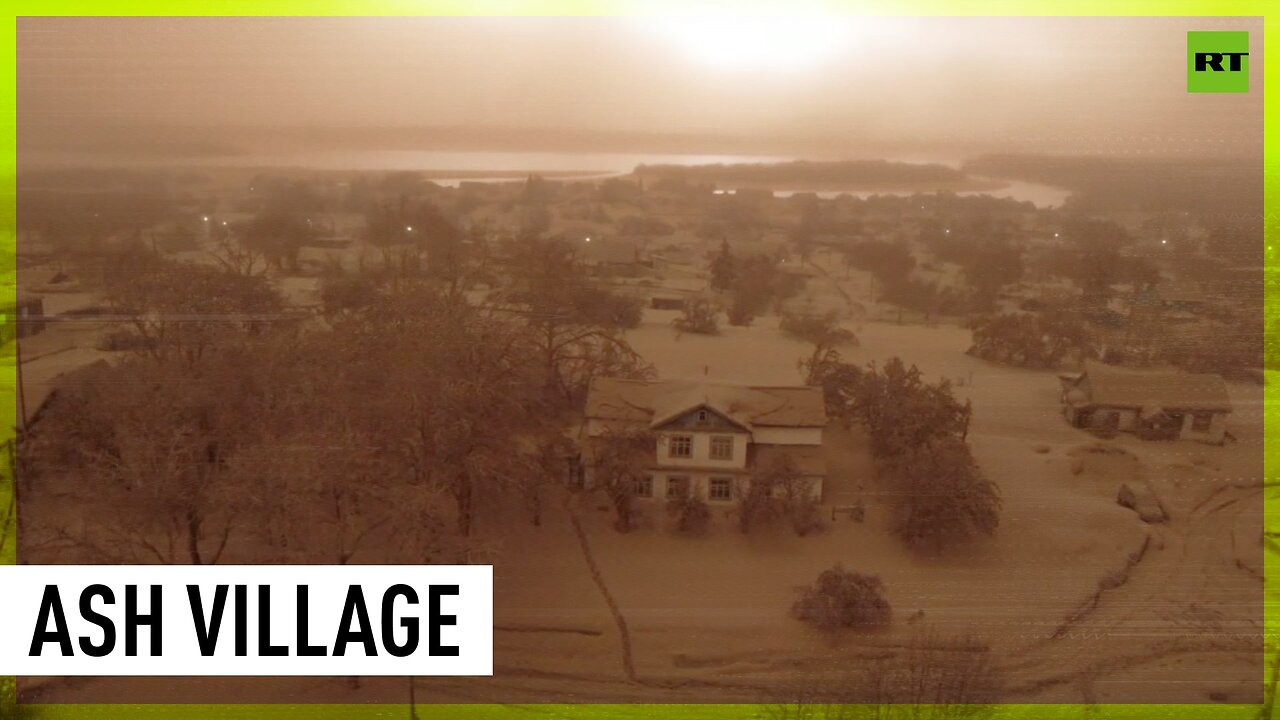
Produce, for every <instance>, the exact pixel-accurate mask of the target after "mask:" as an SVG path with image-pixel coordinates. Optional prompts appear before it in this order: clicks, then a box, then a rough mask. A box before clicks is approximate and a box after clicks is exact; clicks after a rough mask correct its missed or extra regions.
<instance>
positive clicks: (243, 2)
mask: <svg viewBox="0 0 1280 720" xmlns="http://www.w3.org/2000/svg"><path fill="white" fill-rule="evenodd" d="M7 4H8V6H9V7H10V10H9V11H4V14H3V15H0V22H3V27H2V28H0V53H3V61H2V62H0V101H2V102H3V105H2V106H0V107H2V109H3V112H0V123H2V124H3V125H2V126H0V305H9V304H11V303H12V302H14V301H15V299H16V270H15V267H14V260H15V255H14V253H15V250H16V237H17V236H16V209H15V182H16V172H17V139H16V130H17V115H16V90H17V87H16V85H17V68H16V65H17V55H16V49H17V36H16V34H17V18H18V17H20V16H49V15H104V16H146V15H170V16H173V15H191V16H197V15H260V16H263V15H267V16H291V15H292V16H305V15H330V16H358V15H365V16H368V15H373V16H378V15H381V16H400V15H547V16H554V15H629V14H635V15H645V14H656V13H660V12H675V13H679V12H686V13H688V12H696V11H699V10H700V11H702V12H709V11H721V12H723V11H729V10H732V11H735V12H742V13H748V14H750V13H768V12H773V13H783V12H786V11H788V10H792V11H795V10H800V11H804V10H817V9H820V10H824V11H829V12H836V13H844V14H851V15H902V16H929V15H934V16H946V15H957V16H960V15H968V16H983V15H1010V16H1072V15H1074V16H1224V17H1225V16H1252V17H1262V18H1263V34H1264V37H1266V38H1277V37H1280V4H1276V3H1274V2H1273V1H1270V2H1269V1H1268V0H1166V1H1164V2H1160V1H1159V0H1053V1H1050V2H1042V3H1038V4H1034V3H1027V2H1025V0H1023V1H1022V2H1019V1H1018V0H969V1H967V2H966V1H964V0H900V1H899V2H893V1H892V0H863V1H859V0H817V1H816V2H800V3H795V4H793V5H790V6H789V5H788V4H787V3H785V2H783V1H782V0H777V1H773V0H769V1H768V2H767V3H764V2H755V1H754V0H740V1H739V2H737V3H733V2H729V1H727V0H708V1H707V2H694V3H690V4H689V5H691V6H692V7H690V6H687V5H685V6H682V5H683V4H682V3H680V2H679V1H678V0H649V2H644V1H643V0H545V1H543V2H536V1H535V0H474V1H471V2H468V1H467V0H318V1H316V2H307V0H225V1H223V2H217V3H214V2H207V1H206V2H201V1H200V0H169V1H168V2H160V1H159V0H46V1H43V2H42V1H39V0H14V1H13V2H12V3H7ZM797 6H798V7H797ZM1269 10H1270V12H1268V11H1269ZM1253 70H1254V72H1257V71H1259V70H1261V71H1262V74H1263V87H1264V88H1265V87H1266V86H1267V85H1268V84H1270V83H1268V82H1267V80H1268V79H1269V78H1271V77H1275V76H1276V73H1277V72H1278V71H1280V52H1269V53H1266V54H1265V55H1264V57H1263V64H1262V65H1261V66H1258V65H1254V68H1253ZM1263 106H1264V109H1263V123H1264V158H1263V178H1262V179H1263V192H1264V196H1265V200H1264V208H1265V210H1264V213H1265V214H1264V241H1265V243H1266V245H1267V247H1268V248H1270V247H1271V246H1273V245H1274V244H1275V243H1276V242H1277V241H1280V218H1278V211H1280V130H1278V129H1277V128H1280V94H1272V93H1268V92H1265V91H1264V96H1263ZM1265 258H1266V259H1265V269H1264V273H1265V282H1266V299H1265V306H1264V309H1265V314H1266V316H1267V318H1268V320H1270V319H1271V318H1272V317H1274V316H1276V315H1277V314H1280V263H1277V261H1276V257H1275V254H1274V253H1272V252H1270V251H1268V252H1267V253H1266V255H1265ZM1268 325H1269V323H1268ZM1278 344H1280V343H1278V342H1276V338H1272V337H1267V349H1266V352H1267V359H1268V360H1269V361H1271V362H1275V361H1277V360H1280V357H1277V356H1276V353H1280V347H1276V345H1278ZM3 360H4V362H0V387H2V388H6V389H10V390H12V389H13V388H15V386H16V382H15V378H16V374H15V366H14V365H12V364H10V363H9V362H8V359H7V358H4V359H3ZM1269 364H1270V363H1269ZM3 397H4V398H5V399H4V400H0V403H4V404H6V406H3V407H0V417H11V418H16V417H17V412H16V410H17V408H16V400H11V399H10V398H14V397H15V396H14V394H13V393H12V392H8V393H4V395H3ZM1263 397H1264V411H1263V414H1264V423H1265V426H1264V429H1265V433H1266V441H1265V445H1264V463H1265V470H1264V482H1265V491H1264V492H1265V493H1266V494H1265V495H1264V510H1263V513H1264V520H1263V528H1264V532H1266V533H1268V534H1269V535H1272V534H1276V535H1280V491H1277V490H1276V486H1277V485H1280V483H1276V482H1273V481H1272V478H1273V477H1274V475H1275V473H1276V471H1277V468H1280V434H1275V435H1274V436H1273V432H1276V428H1278V427H1280V423H1278V422H1277V420H1280V418H1277V417H1276V413H1277V411H1280V385H1277V384H1276V383H1275V382H1274V381H1273V382H1270V383H1269V384H1268V385H1267V386H1266V388H1265V390H1264V396H1263ZM12 426H13V424H11V423H7V422H6V423H4V424H3V426H0V428H3V429H0V441H3V440H5V439H8V437H9V436H11V435H12ZM11 491H12V490H11V485H8V484H6V483H5V482H0V517H2V514H3V512H4V509H5V508H6V507H7V505H8V502H9V497H10V493H11ZM15 525H16V523H15ZM14 533H16V527H11V528H10V537H9V538H8V539H7V540H6V541H5V542H4V549H3V551H2V552H0V564H13V563H14V562H15V552H16V537H14V536H13V535H14ZM1264 563H1265V565H1264V577H1265V583H1264V605H1265V607H1264V621H1263V625H1264V630H1263V632H1264V639H1265V648H1266V653H1267V655H1266V658H1265V660H1264V663H1263V667H1264V677H1263V678H1259V680H1260V681H1261V682H1264V683H1268V684H1271V683H1273V681H1274V679H1275V678H1276V677H1277V676H1280V645H1278V644H1277V629H1280V597H1278V596H1280V592H1278V591H1280V557H1278V556H1277V554H1276V552H1274V551H1270V552H1264ZM4 681H5V682H0V718H6V717H9V716H10V712H12V711H13V709H14V701H15V698H14V689H15V687H14V685H13V683H12V679H11V678H5V679H4ZM1274 700H1275V698H1274V686H1273V685H1272V686H1271V687H1270V689H1269V691H1268V693H1267V698H1266V700H1265V701H1264V704H1263V705H1240V704H1237V705H1208V704H1206V705H1114V704H1111V705H1074V704H1073V705H1066V704H1045V705H1001V706H998V707H997V708H995V710H994V713H993V715H992V717H993V718H1028V719H1031V718H1077V717H1080V718H1091V717H1107V718H1126V719H1130V718H1131V719H1132V720H1145V719H1146V718H1167V719H1171V720H1180V719H1181V718H1205V719H1208V720H1246V719H1247V720H1254V719H1256V718H1263V720H1267V718H1270V717H1280V707H1277V706H1275V705H1274V704H1273V703H1274ZM40 707H41V708H42V712H41V715H40V716H41V717H48V718H66V719H68V720H77V719H79V718H86V719H96V718H113V717H141V718H156V719H157V720H167V719H169V718H193V719H197V720H198V719H199V718H267V719H276V718H278V719H279V720H298V719H302V718H337V717H341V718H369V719H370V720H373V719H374V718H378V719H382V718H393V717H399V718H403V717H406V716H407V715H408V714H409V710H410V708H409V706H408V705H324V704H315V705H106V704H103V705H41V706H40ZM760 707H761V706H758V705H603V704H584V705H572V704H548V705H495V704H476V705H420V706H419V707H418V715H419V716H420V717H428V716H429V717H432V718H500V719H504V720H505V719H506V718H518V717H525V716H529V717H533V716H538V717H543V718H545V717H554V718H628V717H645V718H647V717H665V718H681V719H684V718H713V719H718V718H725V719H728V718H749V717H755V716H757V713H758V711H759V708H760Z"/></svg>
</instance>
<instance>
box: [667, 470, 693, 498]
mask: <svg viewBox="0 0 1280 720" xmlns="http://www.w3.org/2000/svg"><path fill="white" fill-rule="evenodd" d="M688 496H689V478H687V477H685V476H684V475H672V476H670V477H668V478H667V497H668V498H670V499H673V500H674V499H677V498H686V497H688Z"/></svg>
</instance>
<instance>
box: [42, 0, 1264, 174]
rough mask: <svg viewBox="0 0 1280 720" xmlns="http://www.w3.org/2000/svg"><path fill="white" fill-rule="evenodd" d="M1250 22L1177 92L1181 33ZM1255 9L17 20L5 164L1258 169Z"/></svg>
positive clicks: (1181, 63) (1258, 54) (1258, 29)
mask: <svg viewBox="0 0 1280 720" xmlns="http://www.w3.org/2000/svg"><path fill="white" fill-rule="evenodd" d="M1189 29H1199V30H1203V29H1244V30H1250V31H1251V41H1252V43H1253V45H1252V47H1251V52H1252V56H1251V61H1252V62H1251V66H1252V68H1253V72H1252V78H1251V79H1252V81H1253V83H1254V88H1255V89H1254V91H1252V92H1250V93H1248V94H1241V95H1192V94H1188V93H1187V92H1186V86H1185V52H1186V46H1185V43H1186V35H1185V33H1186V31H1187V30H1189ZM1261 46H1262V33H1261V24H1260V22H1259V21H1258V20H1257V19H1254V18H1225V19H1223V18H1214V19H1196V18H859V17H855V16H835V15H823V16H812V15H810V16H789V17H785V18H772V17H745V18H744V17H674V16H671V17H627V18H21V19H20V20H19V22H18V49H17V54H18V88H17V96H18V110H19V112H18V127H19V150H20V151H21V152H23V153H24V154H26V156H27V157H30V156H31V155H30V154H31V153H39V152H50V151H62V152H67V153H76V152H96V151H107V152H117V153H121V154H129V155H132V156H148V155H152V156H155V155H160V156H168V155H179V156H181V155H219V154H235V153H254V152H259V151H261V150H262V149H263V148H270V149H272V150H281V149H289V150H305V149H309V148H315V147H325V148H331V149H332V148H339V149H364V150H367V149H376V150H408V149H418V150H422V149H435V150H439V149H445V150H471V151H474V150H497V151H554V152H569V151H575V152H649V153H657V152H663V153H703V154H705V153H725V154H731V153H736V154H755V155H790V156H797V157H799V156H804V157H814V158H835V157H889V158H906V159H922V158H938V157H943V158H959V157H962V156H966V155H968V156H972V155H975V154H982V153H986V152H993V151H1000V152H1033V153H1068V154H1137V155H1171V156H1221V155H1229V156H1253V157H1256V156H1259V155H1260V152H1261V146H1262V114H1261V112H1260V108H1261V102H1262V93H1261V75H1262V70H1261V68H1262V60H1261V54H1262V47H1261Z"/></svg>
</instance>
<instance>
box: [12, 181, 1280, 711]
mask: <svg viewBox="0 0 1280 720" xmlns="http://www.w3.org/2000/svg"><path fill="white" fill-rule="evenodd" d="M990 162H993V163H994V162H997V161H996V160H991V161H990ZM1006 162H1009V161H1006ZM1042 164H1043V165H1044V167H1053V166H1054V165H1053V163H1052V162H1050V161H1048V160H1045V161H1043V163H1042ZM1135 165H1136V163H1135ZM1076 166H1077V167H1075V168H1074V169H1073V170H1074V171H1073V172H1072V173H1071V175H1073V176H1075V175H1080V174H1082V168H1088V167H1090V164H1089V163H1084V162H1078V163H1076ZM1095 170H1096V173H1095V175H1096V177H1099V178H1111V177H1115V176H1116V172H1115V168H1114V167H1111V166H1109V165H1108V164H1106V163H1099V164H1098V165H1097V166H1096V167H1095ZM1219 170H1220V171H1221V168H1219ZM926 171H928V172H932V173H935V174H936V173H939V172H941V171H940V170H939V169H938V168H931V169H930V168H920V167H917V166H899V165H895V164H890V163H865V164H864V163H847V164H823V163H813V164H804V163H801V164H794V165H783V166H779V167H769V166H756V167H738V168H734V167H711V166H709V167H695V168H681V167H641V168H637V170H636V171H635V172H633V173H630V174H627V175H624V176H613V177H606V178H596V179H562V180H557V179H553V178H546V177H541V176H536V175H530V176H527V177H525V178H523V179H513V180H510V181H506V182H501V181H494V180H488V181H461V182H458V183H455V184H453V185H442V184H438V183H436V182H433V181H432V180H430V179H427V178H425V177H424V176H423V175H422V174H418V173H411V172H398V173H386V174H352V173H316V172H292V173H291V172H286V171H279V172H272V173H266V172H254V173H248V172H231V171H221V172H218V171H213V172H206V173H190V174H176V173H159V172H144V171H97V172H79V173H75V174H72V173H71V172H69V171H61V170H59V171H53V170H51V171H46V172H32V173H27V174H24V176H23V177H22V179H21V188H20V196H19V197H20V203H21V207H22V210H23V212H22V215H21V239H20V244H19V248H18V252H19V255H18V261H19V266H20V270H19V290H20V293H21V295H20V297H21V300H20V303H19V308H18V313H17V314H18V316H19V318H20V319H21V320H20V322H18V323H17V324H16V326H14V329H16V331H17V333H18V334H19V335H20V338H19V339H18V343H19V346H20V351H21V377H22V385H21V396H20V397H19V398H18V399H19V401H20V404H21V407H22V410H23V412H24V416H23V418H22V427H21V428H20V431H21V434H20V440H19V442H18V446H17V452H16V461H15V462H17V463H18V464H19V466H20V467H19V478H20V480H21V486H20V490H21V504H20V509H21V518H20V519H21V525H20V527H21V537H20V539H21V543H20V557H21V561H22V562H33V563H63V562H91V563H97V562H158V563H264V562H305V563H334V564H341V563H382V562H464V563H465V562H482V563H492V564H493V565H494V566H495V578H496V584H497V587H496V591H495V592H496V597H495V602H496V605H497V606H496V613H497V615H496V622H497V628H496V630H497V633H496V640H495V642H496V649H495V651H496V662H497V671H496V673H495V677H494V678H492V679H491V680H475V679H454V680H444V679H432V680H428V679H420V680H419V681H418V682H419V683H420V684H421V685H422V687H423V689H422V692H423V693H424V694H425V695H426V696H428V697H434V698H437V699H441V700H455V701H465V700H473V699H476V698H480V697H497V698H504V697H510V698H513V699H516V700H517V701H518V699H520V698H524V699H528V698H536V699H539V700H549V699H555V700H581V699H619V700H636V701H645V700H660V701H678V700H681V699H688V698H690V697H697V698H700V699H702V698H708V697H715V698H717V699H725V700H742V701H761V698H765V699H768V698H784V699H785V698H790V697H792V696H796V697H805V698H821V699H826V700H827V701H842V700H846V699H847V700H849V701H855V700H856V701H859V702H863V701H874V700H883V699H885V698H880V697H878V696H877V695H876V693H885V692H890V691H886V690H885V689H884V687H886V686H885V685H883V684H882V683H873V682H872V680H871V679H868V678H867V677H864V676H865V675H867V674H868V673H876V674H880V675H877V677H880V676H881V675H883V676H888V677H898V676H899V674H903V673H905V674H907V675H910V673H912V672H922V671H923V670H922V669H921V668H918V667H908V665H909V664H910V663H911V662H917V663H918V659H917V660H910V658H916V656H917V654H918V653H921V652H924V653H926V654H928V655H929V660H928V663H930V665H929V667H928V668H926V670H927V672H928V673H938V674H939V675H938V677H940V678H943V681H942V682H943V685H941V686H939V689H938V692H941V693H944V695H945V694H946V693H954V694H957V695H958V696H957V697H949V698H948V699H949V700H953V701H955V702H980V701H981V702H990V701H993V700H994V699H996V698H999V699H1001V700H1003V701H1018V702H1021V701H1028V700H1029V701H1050V700H1051V701H1059V702H1083V701H1098V702H1103V701H1107V700H1108V699H1111V698H1116V699H1123V698H1135V697H1141V698H1148V699H1161V700H1169V699H1171V698H1172V696H1173V695H1176V696H1178V698H1180V699H1181V700H1185V701H1187V702H1203V701H1212V700H1220V701H1224V702H1225V701H1230V702H1243V701H1248V700H1250V699H1251V698H1255V697H1256V694H1257V692H1258V691H1260V685H1259V684H1258V683H1256V682H1254V680H1256V676H1257V675H1258V671H1259V670H1260V666H1259V665H1258V663H1259V662H1260V659H1261V653H1260V650H1261V644H1260V640H1259V639H1258V638H1260V635H1259V631H1260V627H1261V625H1260V623H1261V621H1262V618H1261V612H1260V610H1261V591H1262V558H1263V546H1264V544H1265V543H1266V542H1270V541H1268V540H1266V539H1265V538H1264V537H1263V534H1262V527H1261V520H1262V513H1261V503H1262V500H1263V485H1262V481H1261V477H1262V468H1261V464H1262V447H1261V444H1262V438H1263V435H1262V430H1263V428H1262V412H1261V411H1262V405H1261V396H1262V388H1263V382H1264V377H1265V372H1264V370H1263V368H1262V367H1261V355H1262V347H1261V343H1262V335H1261V333H1260V331H1259V329H1260V326H1261V323H1262V320H1261V317H1260V299H1259V293H1260V290H1261V283H1260V278H1261V271H1260V269H1259V268H1258V267H1256V266H1254V265H1250V264H1248V260H1246V258H1249V257H1250V256H1251V255H1256V253H1253V252H1252V249H1251V248H1250V244H1251V243H1250V242H1249V241H1248V240H1249V236H1248V235H1245V234H1243V233H1245V232H1246V230H1245V229H1242V228H1239V227H1232V226H1230V225H1225V224H1215V223H1213V222H1211V221H1207V220H1206V219H1205V218H1206V217H1210V216H1208V215H1206V214H1204V213H1203V211H1201V210H1199V209H1195V210H1181V209H1177V208H1179V207H1181V204H1180V203H1178V202H1175V198H1178V197H1179V195H1178V186H1177V184H1176V183H1171V182H1170V181H1168V180H1167V179H1165V180H1161V181H1159V182H1149V183H1148V184H1147V185H1146V186H1145V187H1143V188H1142V189H1143V191H1144V192H1145V193H1148V194H1149V193H1164V194H1165V196H1167V198H1168V200H1169V202H1168V203H1167V207H1166V209H1164V210H1162V211H1158V212H1157V211H1146V212H1143V211H1135V210H1132V209H1130V208H1128V207H1126V204H1127V201H1129V200H1131V198H1128V197H1126V196H1124V195H1120V196H1117V195H1116V192H1118V191H1117V189H1116V188H1111V187H1097V186H1093V185H1089V184H1083V185H1081V186H1080V188H1079V189H1078V190H1077V191H1075V192H1073V193H1072V194H1071V195H1070V196H1069V198H1068V200H1067V202H1066V204H1065V205H1064V206H1062V207H1051V208H1037V207H1036V206H1035V205H1034V204H1032V203H1030V202H1019V201H1015V200H1011V199H999V198H995V197H991V196H989V195H985V194H960V193H955V192H946V191H944V192H913V193H910V194H874V193H872V194H864V195H863V196H857V195H855V194H851V193H839V192H774V191H772V190H769V189H768V182H769V181H768V180H758V181H754V182H752V183H743V187H738V186H737V185H738V184H737V182H735V180H737V179H739V178H742V177H748V178H754V177H760V178H770V177H774V176H776V175H781V176H783V177H786V176H787V175H788V174H796V173H801V174H803V173H807V174H811V175H812V174H819V175H821V174H831V173H837V172H843V173H845V174H846V175H849V174H852V175H855V176H856V175H859V174H862V175H866V174H873V175H880V176H894V175H896V174H902V175H907V176H913V177H914V176H918V175H920V174H921V173H924V172H926ZM988 172H989V171H988ZM1136 174H1137V173H1136V171H1135V175H1136ZM1223 174H1224V176H1227V173H1225V172H1224V173H1223ZM944 179H951V180H952V181H953V182H957V183H958V182H961V181H962V180H963V179H964V176H963V175H962V173H960V172H954V173H945V174H944ZM1038 179H1039V178H1038ZM925 182H936V179H935V178H934V177H930V178H929V179H928V180H926V181H925ZM726 186H729V187H726ZM72 187H73V188H74V189H68V188H72ZM1095 188H1096V189H1095ZM1233 244H1234V245H1233ZM1231 247H1237V248H1238V249H1239V257H1241V258H1242V260H1241V261H1240V264H1236V263H1235V262H1234V261H1233V259H1232V257H1231V255H1230V252H1229V249H1230V248H1231ZM1223 248H1227V251H1224V250H1223ZM1250 598H1253V599H1254V600H1255V601H1256V602H1245V601H1246V600H1248V599H1250ZM909 660H910V662H909ZM868 668H872V670H868ZM1229 668H1235V671H1232V672H1228V669H1229ZM1211 670H1212V671H1211ZM930 676H931V677H932V675H930ZM1153 678H1157V679H1169V680H1176V681H1177V682H1176V684H1175V685H1173V686H1172V689H1171V688H1170V686H1168V685H1165V684H1159V683H1155V682H1153V681H1152V679H1153ZM131 682H133V683H135V684H136V683H139V682H144V683H145V682H146V681H138V680H133V681H131ZM277 682H279V681H278V680H277ZM293 682H294V683H296V684H301V685H303V686H304V687H299V688H296V689H294V690H292V691H291V692H300V693H306V694H308V695H309V696H313V697H324V698H328V699H330V700H335V701H338V700H344V699H346V698H348V697H360V693H362V692H390V691H389V690H387V689H386V688H383V689H382V690H379V689H378V685H379V683H380V682H381V681H380V680H379V679H367V680H365V681H363V682H361V681H358V680H357V681H354V682H348V681H347V680H341V681H339V680H335V681H333V682H332V683H329V684H324V683H321V682H320V681H317V680H314V679H309V680H306V681H296V680H295V681H293ZM126 684H127V683H122V682H121V681H119V680H112V681H110V682H108V681H107V680H102V681H98V682H93V681H85V680H78V681H74V682H72V681H60V682H59V681H55V682H51V683H49V684H43V683H34V684H33V685H32V687H31V688H30V692H31V693H32V694H34V695H35V696H36V697H42V696H47V697H51V698H58V699H59V700H60V701H78V700H80V699H83V698H86V697H92V698H94V699H95V701H103V700H105V699H107V698H113V697H116V696H117V695H119V696H120V697H122V698H123V697H128V696H129V695H130V694H131V693H134V692H137V690H136V688H135V689H127V688H125V685H126ZM907 686H909V683H905V682H904V685H903V687H907ZM117 687H121V688H125V689H119V690H116V689H114V688H117ZM211 687H212V685H211V683H210V681H209V680H208V679H203V680H201V681H199V683H198V684H197V683H196V681H194V680H193V681H192V684H191V685H190V686H187V685H183V684H182V683H180V682H179V683H177V684H174V683H170V682H168V681H166V683H165V686H164V688H161V687H159V686H157V687H156V688H152V689H151V690H150V692H153V693H157V694H158V696H159V697H173V696H175V695H176V696H178V697H188V696H189V695H188V694H189V693H194V694H195V695H196V696H202V694H212V695H214V696H216V695H217V692H216V689H210V688H211ZM269 687H270V686H269V685H264V688H263V690H262V691H261V692H262V693H266V694H268V695H270V694H271V693H272V692H274V691H272V690H269V689H268V688H269ZM887 687H890V688H892V687H895V686H894V685H893V684H892V683H889V685H888V686H887ZM371 688H372V689H371ZM877 688H878V689H877ZM250 692H253V691H252V690H251V691H250ZM395 692H399V690H398V688H397V689H396V691H395ZM868 693H871V695H868ZM892 700H894V701H899V700H901V698H896V697H895V698H892Z"/></svg>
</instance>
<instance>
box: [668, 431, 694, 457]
mask: <svg viewBox="0 0 1280 720" xmlns="http://www.w3.org/2000/svg"><path fill="white" fill-rule="evenodd" d="M668 442H669V443H670V445H669V446H668V448H667V454H668V455H669V456H670V457H673V458H691V457H693V436H692V435H672V436H671V439H670V440H669V441H668Z"/></svg>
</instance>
